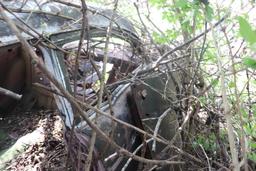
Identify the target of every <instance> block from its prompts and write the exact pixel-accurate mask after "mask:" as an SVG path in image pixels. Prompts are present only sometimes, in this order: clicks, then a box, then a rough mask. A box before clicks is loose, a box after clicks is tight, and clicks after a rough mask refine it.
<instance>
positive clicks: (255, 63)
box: [243, 57, 256, 69]
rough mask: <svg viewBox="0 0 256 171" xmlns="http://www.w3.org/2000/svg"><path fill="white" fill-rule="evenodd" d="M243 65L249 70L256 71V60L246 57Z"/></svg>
mask: <svg viewBox="0 0 256 171" xmlns="http://www.w3.org/2000/svg"><path fill="white" fill-rule="evenodd" d="M243 63H244V65H245V66H247V67H249V68H252V69H256V59H254V58H251V57H246V58H244V59H243Z"/></svg>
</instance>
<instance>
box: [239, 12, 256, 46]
mask: <svg viewBox="0 0 256 171" xmlns="http://www.w3.org/2000/svg"><path fill="white" fill-rule="evenodd" d="M238 21H239V27H240V28H239V33H240V34H241V36H242V37H243V38H244V39H245V40H246V41H247V42H249V43H250V44H253V43H256V32H255V31H253V30H252V27H251V25H250V24H249V23H248V21H246V20H245V19H244V18H243V17H238Z"/></svg>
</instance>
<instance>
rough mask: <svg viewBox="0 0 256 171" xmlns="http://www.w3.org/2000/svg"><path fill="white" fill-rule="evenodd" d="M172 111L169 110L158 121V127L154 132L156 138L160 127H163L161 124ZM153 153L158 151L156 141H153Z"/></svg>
mask: <svg viewBox="0 0 256 171" xmlns="http://www.w3.org/2000/svg"><path fill="white" fill-rule="evenodd" d="M171 110H172V109H171V108H168V109H167V110H166V111H164V113H163V114H162V115H161V116H160V117H159V118H158V121H157V123H156V127H155V130H154V134H153V135H154V137H156V136H157V133H158V130H159V128H160V125H161V122H162V120H163V119H164V118H165V117H166V115H167V114H169V112H170V111H171ZM152 151H156V140H155V139H153V144H152Z"/></svg>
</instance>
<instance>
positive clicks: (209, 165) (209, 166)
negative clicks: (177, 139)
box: [199, 144, 212, 171]
mask: <svg viewBox="0 0 256 171" xmlns="http://www.w3.org/2000/svg"><path fill="white" fill-rule="evenodd" d="M199 146H200V147H201V149H202V150H203V153H204V155H205V157H206V159H207V163H208V169H209V171H211V170H212V168H211V164H210V161H209V157H208V156H207V154H206V152H205V150H204V148H203V146H202V145H201V144H199Z"/></svg>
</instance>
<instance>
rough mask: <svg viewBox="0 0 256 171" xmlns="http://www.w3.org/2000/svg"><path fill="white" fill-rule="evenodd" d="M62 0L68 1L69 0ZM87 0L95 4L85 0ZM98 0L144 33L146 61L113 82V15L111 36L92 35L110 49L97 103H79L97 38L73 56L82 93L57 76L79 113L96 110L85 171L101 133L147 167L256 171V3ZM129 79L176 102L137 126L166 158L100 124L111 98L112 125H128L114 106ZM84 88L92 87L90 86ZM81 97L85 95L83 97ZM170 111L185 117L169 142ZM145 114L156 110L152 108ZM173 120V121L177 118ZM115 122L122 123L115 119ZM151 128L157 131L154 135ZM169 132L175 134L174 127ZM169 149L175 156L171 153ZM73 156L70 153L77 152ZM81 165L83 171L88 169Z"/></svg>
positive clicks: (83, 19)
mask: <svg viewBox="0 0 256 171" xmlns="http://www.w3.org/2000/svg"><path fill="white" fill-rule="evenodd" d="M54 1H55V2H59V3H63V4H65V3H64V2H63V1H59V0H54ZM68 2H69V3H71V4H73V6H75V4H79V5H80V4H81V3H80V1H75V2H73V1H68ZM83 3H87V2H85V1H83ZM92 3H95V4H98V5H99V6H101V7H103V8H105V7H106V8H110V9H111V10H114V11H117V12H118V13H120V14H122V15H123V16H126V17H127V18H129V19H130V20H131V21H132V22H133V24H134V26H135V29H136V31H137V33H138V35H139V36H138V37H139V38H140V48H139V50H138V49H133V51H134V52H135V54H136V55H137V56H138V58H139V60H140V61H139V62H137V61H136V62H137V64H138V63H139V64H138V66H136V67H137V68H136V69H135V70H133V71H129V72H128V70H129V68H128V69H127V71H126V73H122V72H121V69H120V68H121V67H122V65H120V66H118V67H117V69H116V70H117V73H118V74H119V75H118V74H117V75H116V77H115V82H111V84H109V82H108V79H109V78H111V74H109V73H108V72H107V71H106V70H107V63H108V59H107V56H108V51H110V50H111V48H112V46H110V45H109V44H110V43H109V41H110V40H114V39H112V38H111V36H112V35H111V33H112V31H113V30H114V29H113V30H112V26H113V25H114V24H113V23H115V22H113V20H114V18H115V17H114V15H113V16H112V17H113V18H110V20H111V22H110V23H109V26H108V29H107V32H106V34H104V36H102V37H100V40H98V39H97V41H95V40H96V39H95V40H94V39H91V40H90V41H92V42H93V40H94V41H95V42H96V43H95V44H94V45H93V46H98V45H99V46H98V48H100V49H101V50H102V51H103V52H104V53H103V58H102V64H101V67H100V65H98V68H100V69H97V67H95V66H94V65H95V64H93V62H92V66H93V67H92V68H94V69H93V72H94V73H97V74H98V77H97V78H98V80H96V81H95V82H94V83H93V85H92V87H93V86H94V87H93V88H92V89H93V90H92V91H94V92H95V94H93V95H92V96H93V97H94V99H93V100H94V101H93V100H91V99H90V98H89V100H91V101H89V102H90V103H91V104H92V105H94V106H93V107H92V106H90V105H91V104H89V105H88V101H86V100H88V99H86V98H85V99H86V100H84V99H83V100H78V98H77V96H79V95H80V94H79V93H77V92H76V88H77V86H78V85H79V84H85V83H84V82H83V83H81V82H79V81H80V80H79V79H78V80H77V78H78V77H83V75H82V74H81V72H80V73H79V66H78V65H79V64H78V61H79V60H80V53H81V56H83V55H84V56H86V55H88V54H90V52H92V51H93V50H92V49H94V50H95V49H96V48H95V47H93V46H91V45H90V46H89V40H88V41H87V42H86V43H87V49H86V48H85V47H83V46H82V45H81V44H82V43H81V42H83V39H87V37H85V36H82V35H81V37H80V43H81V44H80V45H77V48H76V49H75V48H74V49H75V50H74V49H73V50H72V51H71V52H70V53H69V55H70V56H71V54H72V55H73V56H74V59H73V61H72V65H73V67H74V68H75V69H74V68H72V67H71V69H70V70H69V73H71V74H70V75H71V76H70V79H71V82H72V86H73V87H72V88H73V89H74V91H71V92H72V93H74V94H73V95H74V97H76V98H71V97H72V96H71V97H69V94H68V93H66V92H65V91H64V90H62V89H61V88H60V87H59V86H58V84H55V83H54V81H52V80H51V79H50V80H51V81H52V82H53V83H54V84H55V86H56V87H57V89H58V91H59V93H61V94H62V96H64V97H66V98H67V99H68V101H69V102H70V103H71V104H72V105H73V108H74V109H75V111H78V113H79V115H80V116H79V117H78V118H79V119H80V120H86V119H87V118H86V117H85V116H84V115H83V113H84V112H88V113H89V114H90V112H91V113H92V112H94V113H96V116H95V118H94V119H92V121H91V122H88V121H87V120H86V122H87V124H88V125H87V127H91V129H92V130H93V132H92V133H91V134H92V136H91V137H90V138H91V139H90V140H87V141H88V142H90V143H89V144H90V145H88V148H87V147H86V148H87V149H86V150H87V151H86V152H87V153H88V157H87V158H86V161H83V162H84V163H85V164H84V165H85V168H86V169H87V170H90V168H91V167H90V166H91V165H93V164H95V163H93V162H92V160H93V157H92V156H94V144H95V143H97V139H96V137H97V136H99V137H102V139H107V138H108V137H111V139H110V140H108V143H109V145H110V146H111V147H113V148H115V151H114V153H113V156H114V157H113V158H115V156H118V155H119V153H120V154H122V155H123V156H126V158H130V159H132V158H133V159H134V160H137V161H139V162H141V163H146V164H145V165H143V166H142V165H139V166H138V168H139V169H140V168H143V169H144V170H149V169H152V170H153V169H163V168H166V167H165V165H168V166H171V167H168V169H170V170H218V169H219V170H234V171H238V170H245V171H249V170H256V132H255V129H256V98H255V96H256V81H255V79H256V75H255V70H256V56H255V55H256V25H255V21H256V17H255V12H256V8H255V5H256V4H255V1H244V0H228V1H226V0H225V1H218V0H216V1H215V0H214V1H208V0H148V1H134V2H132V1H125V0H115V1H114V2H113V1H101V0H92ZM86 5H88V4H83V6H82V7H79V9H80V10H81V11H83V12H85V11H86V10H87V9H85V7H86ZM71 6H72V5H71ZM75 22H80V23H81V24H82V25H83V26H84V25H86V29H88V27H89V26H88V23H86V22H88V21H87V19H86V16H82V17H81V18H80V20H79V21H75ZM113 27H114V26H113ZM86 29H82V30H83V31H84V32H88V30H89V29H88V30H86ZM115 40H118V41H116V42H114V43H113V42H112V43H113V44H111V45H113V47H114V45H117V44H118V46H120V47H122V48H123V49H127V46H128V45H127V42H125V43H124V42H123V40H121V39H120V40H119V39H115ZM110 42H111V41H110ZM81 49H82V50H81ZM85 49H86V50H85ZM137 51H138V53H137ZM82 52H83V53H82ZM86 52H87V53H86ZM93 53H94V52H93ZM30 55H31V54H30ZM84 56H83V57H84ZM137 56H136V57H137ZM87 57H88V58H87ZM81 58H82V57H81ZM86 59H88V60H90V61H92V57H91V56H90V55H88V56H86ZM65 60H66V59H65ZM81 60H82V59H81ZM65 62H66V61H65ZM68 62H69V61H68ZM68 62H67V63H68ZM80 62H81V61H80ZM81 63H82V62H81ZM79 74H80V75H79ZM45 75H47V74H45ZM81 75H82V76H81ZM85 75H86V74H85ZM87 75H88V74H87ZM163 75H164V76H163ZM165 76H166V82H165V83H164V85H165V86H164V88H163V89H161V90H159V89H156V88H155V87H154V86H152V85H151V84H150V82H147V81H148V79H151V78H155V77H161V78H163V77H165ZM169 80H172V81H169ZM127 82H128V83H130V84H131V85H137V84H142V85H143V86H145V87H149V88H151V89H152V90H153V91H154V92H157V93H158V94H160V96H161V98H162V99H164V100H166V101H168V107H167V109H166V108H165V110H164V112H163V113H159V114H158V115H157V117H153V116H152V117H149V118H146V119H148V120H150V119H152V120H157V123H155V125H154V129H153V130H152V129H151V128H148V127H146V126H145V125H146V124H145V125H144V121H143V126H145V129H142V128H144V127H139V126H138V125H135V126H134V125H133V126H134V127H139V129H140V130H139V131H138V130H136V131H137V132H139V133H140V134H141V135H142V137H143V143H141V144H142V145H141V146H143V148H145V149H144V150H147V149H146V148H149V149H151V148H152V151H153V152H152V154H153V155H154V152H155V149H154V148H155V147H154V146H155V142H156V141H157V142H161V143H162V144H164V148H163V149H161V152H159V156H158V154H156V158H154V157H152V156H151V157H152V158H150V159H152V160H147V159H145V158H147V157H146V156H147V155H146V152H145V154H144V151H143V150H142V152H141V153H142V154H141V156H142V157H138V156H136V155H137V154H136V152H137V151H136V150H134V149H133V150H134V151H135V152H134V151H129V150H127V151H125V150H124V149H123V147H122V145H120V144H118V143H115V140H114V138H113V137H112V136H113V135H112V132H111V131H109V132H110V133H109V134H105V135H104V134H103V133H102V132H104V131H106V130H103V129H100V128H99V130H98V129H96V128H95V127H97V126H98V125H97V124H98V123H97V122H98V120H97V119H98V118H99V117H100V116H101V115H104V114H105V115H107V113H104V112H105V111H106V109H104V110H103V109H102V108H101V106H102V104H104V102H108V103H109V106H110V107H109V108H110V109H108V110H109V111H108V110H107V112H109V113H110V114H111V116H110V117H109V118H110V119H111V120H112V121H111V124H112V122H113V123H114V122H116V123H118V124H124V123H122V122H121V121H120V120H118V119H114V117H115V115H114V114H113V113H114V112H113V111H114V110H113V109H111V108H112V106H111V104H112V103H111V102H110V101H111V98H112V97H111V93H113V89H114V88H113V87H115V84H116V85H117V86H118V85H119V84H124V83H127ZM159 82H160V81H159ZM170 82H171V83H170ZM169 83H170V84H169ZM159 85H160V83H159ZM169 85H171V86H172V87H171V88H170V89H171V90H169V88H168V86H169ZM117 86H116V87H117ZM81 87H83V88H84V87H86V88H87V89H88V85H87V84H86V85H82V86H81ZM86 88H85V89H86ZM111 91H112V92H111ZM170 92H171V93H170ZM143 93H144V92H143V91H142V92H141V94H142V95H141V96H143V97H144V96H145V97H146V96H147V95H148V94H147V93H144V94H143ZM81 96H82V97H83V95H81ZM135 99H136V98H135ZM78 102H79V103H78ZM141 104H142V103H141ZM163 106H164V104H163ZM113 108H115V104H113ZM117 108H118V107H117ZM120 108H121V107H120ZM100 111H101V112H100ZM166 111H167V112H166ZM170 111H171V112H170ZM109 113H108V114H109ZM167 114H169V115H175V117H177V118H178V119H176V118H175V120H177V122H178V124H177V125H175V124H174V127H176V128H175V129H174V131H175V133H174V134H173V135H172V136H171V138H169V139H168V138H164V137H163V136H162V135H161V134H160V133H158V129H159V127H157V125H158V123H159V125H161V122H163V121H162V120H165V119H166V116H167ZM145 115H150V114H147V113H146V114H145ZM90 116H92V115H90ZM143 119H145V118H143ZM143 119H142V120H143ZM146 119H145V120H146ZM80 120H79V121H80ZM166 120H167V119H166ZM167 121H168V122H169V120H167ZM129 124H130V123H128V126H127V124H124V125H123V127H128V128H132V129H136V128H134V127H133V126H131V125H129ZM92 125H93V126H92ZM113 125H114V126H113ZM169 125H173V123H171V122H170V123H169ZM112 126H113V127H115V126H116V125H115V124H112ZM168 128H169V127H168ZM72 129H74V128H72ZM100 130H103V131H102V132H101V131H100ZM148 130H149V131H148ZM0 131H1V130H0ZM144 131H146V132H147V133H148V134H150V136H149V135H146V133H145V132H144ZM162 131H163V130H162ZM164 131H166V132H168V133H169V132H172V131H173V130H164ZM159 132H161V131H159ZM161 133H162V132H161ZM72 134H73V132H72ZM72 134H71V135H72ZM1 135H2V134H0V136H1ZM155 135H156V136H157V137H156V136H155ZM71 137H72V136H71ZM106 137H107V138H106ZM77 139H79V138H77ZM109 141H110V142H109ZM149 142H150V143H149ZM151 142H152V144H151ZM177 142H178V145H177ZM67 144H68V143H67ZM70 144H72V143H70ZM70 144H69V145H70ZM143 144H144V145H143ZM145 144H146V145H145ZM147 144H149V145H147ZM70 146H72V145H70ZM70 146H68V147H67V149H68V150H70V149H71V147H70ZM120 146H121V147H120ZM157 146H159V144H157ZM140 148H142V147H140ZM174 149H175V150H174ZM124 151H125V152H124ZM128 151H129V152H128ZM169 151H172V152H173V151H175V153H172V154H171V155H170V153H169ZM132 153H133V154H132ZM162 153H166V156H168V155H169V156H168V157H163V154H162ZM68 154H69V152H68ZM68 154H65V155H67V157H72V155H71V156H68ZM135 154H136V155H135ZM167 154H168V155H167ZM69 155H70V154H69ZM138 155H139V154H138ZM134 156H135V157H134ZM170 156H171V157H170ZM101 157H102V156H101ZM172 157H173V158H172ZM99 158H100V157H99ZM103 160H106V161H108V160H111V159H108V158H105V159H103ZM172 161H174V162H178V164H179V165H178V166H177V167H176V164H177V163H175V164H172V163H171V162H172ZM129 162H130V161H129V160H128V161H127V162H125V163H126V164H127V163H128V164H127V165H123V167H122V168H121V169H122V170H125V169H126V168H127V167H128V165H129ZM164 162H166V163H164ZM168 162H169V163H168ZM179 162H180V163H179ZM103 163H104V162H103ZM113 165H114V164H113ZM93 166H94V165H93ZM93 166H92V167H93ZM172 166H173V167H172ZM77 167H78V168H79V169H80V166H77ZM109 168H110V167H109ZM111 168H112V167H111ZM92 169H95V168H92ZM119 169H120V168H119ZM96 170H97V169H96Z"/></svg>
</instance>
